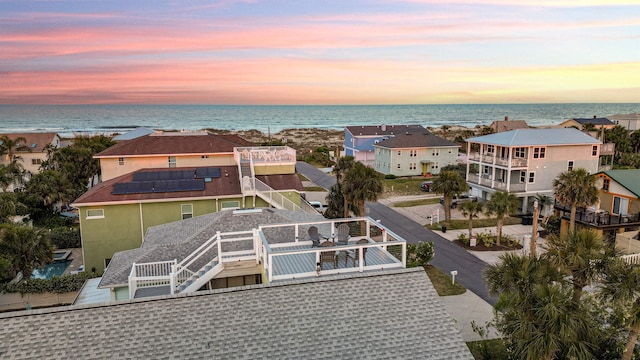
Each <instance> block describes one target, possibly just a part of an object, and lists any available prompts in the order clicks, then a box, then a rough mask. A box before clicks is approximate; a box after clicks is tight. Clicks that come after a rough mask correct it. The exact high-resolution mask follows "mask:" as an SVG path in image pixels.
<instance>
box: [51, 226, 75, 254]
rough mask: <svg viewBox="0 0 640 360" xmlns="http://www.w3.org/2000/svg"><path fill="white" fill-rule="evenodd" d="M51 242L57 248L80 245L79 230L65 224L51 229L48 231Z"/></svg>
mask: <svg viewBox="0 0 640 360" xmlns="http://www.w3.org/2000/svg"><path fill="white" fill-rule="evenodd" d="M49 238H50V239H51V243H52V244H53V245H54V246H55V247H56V248H58V249H69V248H77V247H80V230H79V229H74V228H70V227H66V226H59V227H55V228H53V229H51V232H50V233H49Z"/></svg>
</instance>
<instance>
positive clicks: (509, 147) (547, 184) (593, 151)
mask: <svg viewBox="0 0 640 360" xmlns="http://www.w3.org/2000/svg"><path fill="white" fill-rule="evenodd" d="M601 144H602V143H601V142H600V141H599V140H597V139H594V138H592V137H591V136H589V135H587V134H584V133H582V132H581V131H579V130H577V129H574V128H553V129H519V130H512V131H506V132H502V133H497V134H490V135H485V136H479V137H474V138H469V139H467V154H469V156H468V158H467V175H466V177H467V183H468V184H469V186H470V187H471V194H472V195H475V196H478V197H479V198H480V199H484V200H489V199H490V198H491V194H493V193H495V192H496V191H507V192H510V193H513V194H515V195H517V196H518V198H520V201H521V205H520V210H521V211H522V212H530V211H531V208H532V206H533V201H530V198H531V197H535V195H536V194H541V195H547V196H552V195H553V180H554V179H555V178H556V177H557V176H558V175H559V174H560V173H562V172H564V171H566V170H571V169H574V168H585V169H587V171H589V172H591V173H596V172H598V169H599V168H598V166H599V158H600V145H601Z"/></svg>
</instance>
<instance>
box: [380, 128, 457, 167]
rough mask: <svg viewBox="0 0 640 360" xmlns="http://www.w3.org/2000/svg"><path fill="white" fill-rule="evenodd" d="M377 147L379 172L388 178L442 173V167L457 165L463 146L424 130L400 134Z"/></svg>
mask: <svg viewBox="0 0 640 360" xmlns="http://www.w3.org/2000/svg"><path fill="white" fill-rule="evenodd" d="M373 147H374V149H375V162H374V168H375V170H376V171H378V172H380V173H382V174H385V175H387V174H392V175H395V176H415V175H427V174H439V173H440V169H441V168H442V167H444V166H447V165H454V164H455V163H456V159H457V158H458V148H459V147H460V146H459V145H458V144H455V143H453V142H451V141H449V140H447V139H443V138H441V137H439V136H436V135H433V134H432V133H430V132H429V131H427V130H423V131H421V132H418V131H414V132H408V133H402V134H397V135H395V136H393V137H391V138H388V139H386V140H382V141H380V142H379V143H377V144H374V145H373Z"/></svg>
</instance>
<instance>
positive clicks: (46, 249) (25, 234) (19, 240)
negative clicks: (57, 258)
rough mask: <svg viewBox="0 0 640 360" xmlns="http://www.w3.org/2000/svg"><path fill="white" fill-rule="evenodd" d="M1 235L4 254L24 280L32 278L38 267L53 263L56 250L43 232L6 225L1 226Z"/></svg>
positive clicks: (25, 227) (0, 242)
mask: <svg viewBox="0 0 640 360" xmlns="http://www.w3.org/2000/svg"><path fill="white" fill-rule="evenodd" d="M0 234H2V241H0V248H1V249H2V253H3V254H5V255H6V256H7V257H8V258H9V259H10V261H11V264H12V269H13V271H14V272H15V273H16V274H17V273H18V272H22V276H23V278H25V279H28V278H30V277H31V273H32V272H33V269H34V268H36V267H37V266H43V265H45V264H48V263H50V262H51V261H53V250H54V248H53V246H52V245H51V243H50V242H49V239H48V237H47V236H46V233H45V232H44V231H43V230H35V229H33V228H30V227H27V226H24V225H22V226H20V225H13V224H4V225H0ZM14 275H15V274H14Z"/></svg>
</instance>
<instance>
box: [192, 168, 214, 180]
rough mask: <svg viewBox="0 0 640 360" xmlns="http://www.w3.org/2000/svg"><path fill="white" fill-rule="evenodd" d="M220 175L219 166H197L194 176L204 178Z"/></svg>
mask: <svg viewBox="0 0 640 360" xmlns="http://www.w3.org/2000/svg"><path fill="white" fill-rule="evenodd" d="M219 177H220V168H211V167H210V168H198V169H196V178H197V179H204V178H219Z"/></svg>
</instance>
